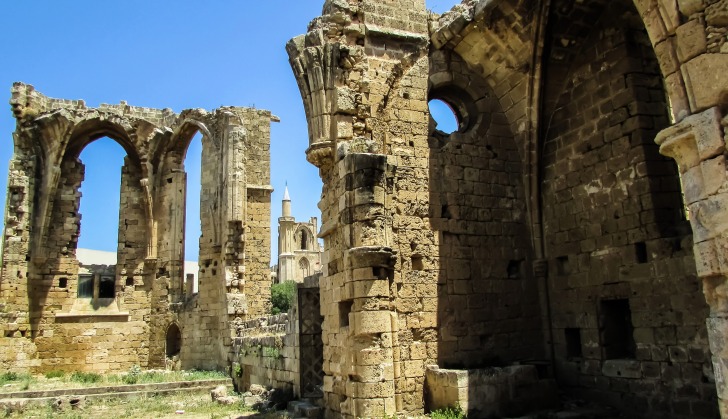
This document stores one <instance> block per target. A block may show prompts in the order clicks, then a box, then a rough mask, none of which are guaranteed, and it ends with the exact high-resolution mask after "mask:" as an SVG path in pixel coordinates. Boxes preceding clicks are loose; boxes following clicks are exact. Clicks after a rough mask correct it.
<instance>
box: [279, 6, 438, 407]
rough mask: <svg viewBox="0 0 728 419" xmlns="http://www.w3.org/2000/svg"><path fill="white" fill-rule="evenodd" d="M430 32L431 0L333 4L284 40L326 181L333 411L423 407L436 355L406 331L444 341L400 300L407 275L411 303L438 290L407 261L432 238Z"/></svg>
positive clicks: (328, 365)
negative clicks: (405, 177)
mask: <svg viewBox="0 0 728 419" xmlns="http://www.w3.org/2000/svg"><path fill="white" fill-rule="evenodd" d="M428 38H429V34H428V21H427V11H426V9H425V2H424V1H423V0H363V1H358V2H357V1H342V0H329V1H326V2H325V4H324V7H323V16H322V17H320V18H317V19H316V20H314V21H313V22H312V24H311V25H310V27H309V32H308V33H307V34H306V35H305V36H299V37H297V38H295V39H293V40H292V41H291V42H289V44H288V45H287V50H288V54H289V57H290V61H291V66H292V67H293V71H294V74H295V75H296V79H297V81H298V85H299V88H300V90H301V96H302V99H303V103H304V108H305V110H306V116H307V119H308V126H309V148H308V150H307V153H306V156H307V158H308V160H309V161H310V162H311V163H313V164H314V165H316V166H317V167H319V169H320V174H321V177H322V180H323V193H322V196H321V202H320V203H319V208H320V209H321V211H322V220H321V221H322V225H321V232H320V235H319V237H321V238H323V239H324V241H325V246H324V247H325V251H324V256H323V260H325V261H326V263H325V265H324V266H323V276H322V278H321V312H322V315H323V317H324V323H323V331H322V339H323V341H324V372H325V374H326V377H325V378H324V403H325V405H326V409H327V410H326V416H327V417H345V418H350V417H351V418H353V417H382V416H384V415H393V414H396V413H399V414H419V413H422V412H423V411H424V406H423V402H422V399H423V397H422V391H423V386H424V363H425V362H424V358H426V357H428V356H430V355H426V354H424V352H425V351H419V352H417V351H407V353H406V355H403V352H404V351H402V350H401V348H400V345H399V343H398V339H399V336H400V335H402V336H406V337H407V339H409V341H412V340H414V339H413V338H412V336H415V335H416V336H417V337H418V338H417V340H418V342H417V343H416V346H417V347H418V348H419V347H424V346H425V344H424V343H422V342H419V341H420V340H423V339H430V340H432V342H431V343H432V344H433V345H434V344H436V342H435V340H436V337H435V336H436V332H434V327H435V324H434V323H435V322H434V318H435V316H434V313H428V315H427V316H425V315H424V314H423V313H422V310H414V311H411V312H407V313H401V312H398V311H397V309H396V306H397V299H398V298H399V295H398V293H399V291H398V286H400V288H405V287H404V285H403V282H405V281H411V282H412V283H408V284H407V287H406V291H407V292H410V295H409V296H410V297H412V301H414V300H415V299H417V298H425V297H431V294H432V292H431V291H432V290H433V289H435V288H436V284H435V283H434V282H436V279H435V278H434V274H432V275H430V276H425V272H424V270H423V271H422V272H417V274H419V275H420V276H421V277H422V278H421V277H420V276H417V275H412V273H411V272H410V271H412V269H411V267H410V266H406V267H405V266H403V264H402V263H401V262H400V260H401V259H402V258H403V255H404V254H403V253H401V252H405V251H406V252H407V253H406V256H404V257H408V256H409V254H410V253H412V248H411V246H412V243H421V242H423V240H425V239H427V240H430V237H429V236H428V234H427V232H426V231H425V230H429V229H428V227H427V225H428V222H429V221H427V220H426V219H427V212H426V211H422V210H421V209H422V208H424V204H422V203H421V202H420V200H424V199H426V198H425V197H427V196H428V193H429V192H428V179H427V171H426V170H424V168H426V167H427V164H428V158H429V155H428V152H429V151H428V150H429V148H428V143H427V132H428V122H429V119H428V113H427V77H428V68H429V60H428V48H427V45H428ZM397 170H402V171H405V172H407V173H415V172H416V173H417V174H418V175H417V176H416V177H417V182H413V181H409V182H399V183H398V180H397V179H396V173H397ZM413 201H417V202H416V203H413ZM395 223H398V225H399V226H400V227H401V228H400V229H399V235H398V236H397V237H395V236H394V235H393V234H392V230H393V225H394V224H395ZM395 254H397V257H396V258H395V257H394V255H395ZM428 269H429V266H428ZM405 271H406V272H405ZM432 271H433V272H436V271H437V267H436V266H434V264H433V266H432ZM428 274H429V273H428ZM396 281H399V282H400V284H397V285H395V282H396ZM415 281H420V282H427V281H430V282H432V283H427V284H419V286H417V285H415V283H414V282H415ZM425 294H427V295H425ZM430 314H432V315H430ZM425 318H426V319H425ZM423 319H425V320H423ZM409 329H417V331H416V333H415V331H413V330H409ZM435 353H436V349H434V348H433V350H432V351H431V355H432V359H434V355H435ZM413 354H414V355H413Z"/></svg>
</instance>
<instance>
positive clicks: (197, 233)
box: [184, 132, 202, 292]
mask: <svg viewBox="0 0 728 419" xmlns="http://www.w3.org/2000/svg"><path fill="white" fill-rule="evenodd" d="M184 165H185V173H186V174H187V192H186V194H185V230H184V232H185V246H184V248H185V251H184V262H185V278H186V277H187V275H189V274H192V275H193V276H194V280H193V282H192V283H193V290H192V292H197V290H198V288H199V286H198V285H199V284H198V281H199V279H198V276H197V274H198V261H199V259H200V237H201V236H202V223H201V221H200V220H201V219H200V208H201V205H202V204H201V191H202V134H201V133H199V132H198V133H197V134H195V136H194V137H193V138H192V141H191V142H190V145H189V146H188V148H187V154H186V156H185V161H184Z"/></svg>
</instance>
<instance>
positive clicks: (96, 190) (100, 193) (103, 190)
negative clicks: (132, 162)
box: [78, 137, 126, 264]
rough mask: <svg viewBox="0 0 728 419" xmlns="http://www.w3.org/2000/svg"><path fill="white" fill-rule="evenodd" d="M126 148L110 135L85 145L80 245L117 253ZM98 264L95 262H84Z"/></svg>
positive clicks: (80, 246) (82, 155)
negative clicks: (122, 172) (122, 171)
mask: <svg viewBox="0 0 728 419" xmlns="http://www.w3.org/2000/svg"><path fill="white" fill-rule="evenodd" d="M125 156H126V151H125V150H124V149H123V148H122V147H121V146H120V145H119V144H118V143H117V142H116V141H114V140H112V139H111V138H108V137H103V138H100V139H98V140H96V141H94V142H92V143H91V144H89V145H87V146H86V148H84V150H83V152H82V153H81V155H80V157H79V158H80V160H81V162H82V163H83V165H84V167H85V174H84V180H83V182H82V183H81V188H80V192H81V203H80V207H79V213H80V214H81V215H82V217H83V218H82V220H81V231H80V236H79V238H78V247H79V248H83V249H93V250H101V251H104V252H113V253H114V255H116V252H117V249H118V247H119V208H120V206H119V199H120V195H121V167H122V166H123V165H124V157H125ZM80 262H81V263H84V264H94V261H84V260H81V261H80Z"/></svg>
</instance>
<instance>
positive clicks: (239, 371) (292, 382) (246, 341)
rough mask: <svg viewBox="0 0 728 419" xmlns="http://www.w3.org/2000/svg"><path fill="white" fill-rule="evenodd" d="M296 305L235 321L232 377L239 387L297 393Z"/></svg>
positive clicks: (298, 376) (298, 374) (298, 386)
mask: <svg viewBox="0 0 728 419" xmlns="http://www.w3.org/2000/svg"><path fill="white" fill-rule="evenodd" d="M296 311H297V310H296V308H292V309H291V310H290V311H289V312H288V313H282V314H277V315H273V316H268V317H261V318H258V319H253V320H249V321H246V322H243V323H241V324H240V325H238V329H237V332H236V334H237V336H238V337H236V338H235V339H234V340H233V349H234V351H235V357H234V359H235V361H234V362H233V379H234V381H235V384H236V386H237V389H238V390H239V391H245V390H247V389H248V388H250V386H251V385H252V384H258V385H261V386H263V387H266V388H275V389H279V390H283V391H290V392H291V393H292V394H293V395H295V396H296V397H298V396H299V395H300V373H299V347H298V322H297V321H296V319H297V316H296Z"/></svg>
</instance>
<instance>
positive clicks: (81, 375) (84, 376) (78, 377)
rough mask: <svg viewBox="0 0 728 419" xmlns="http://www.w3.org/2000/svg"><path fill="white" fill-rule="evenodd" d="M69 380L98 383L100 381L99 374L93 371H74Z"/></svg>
mask: <svg viewBox="0 0 728 419" xmlns="http://www.w3.org/2000/svg"><path fill="white" fill-rule="evenodd" d="M71 381H75V382H77V383H98V382H99V381H101V375H100V374H96V373H95V372H81V371H74V373H73V374H71Z"/></svg>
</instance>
